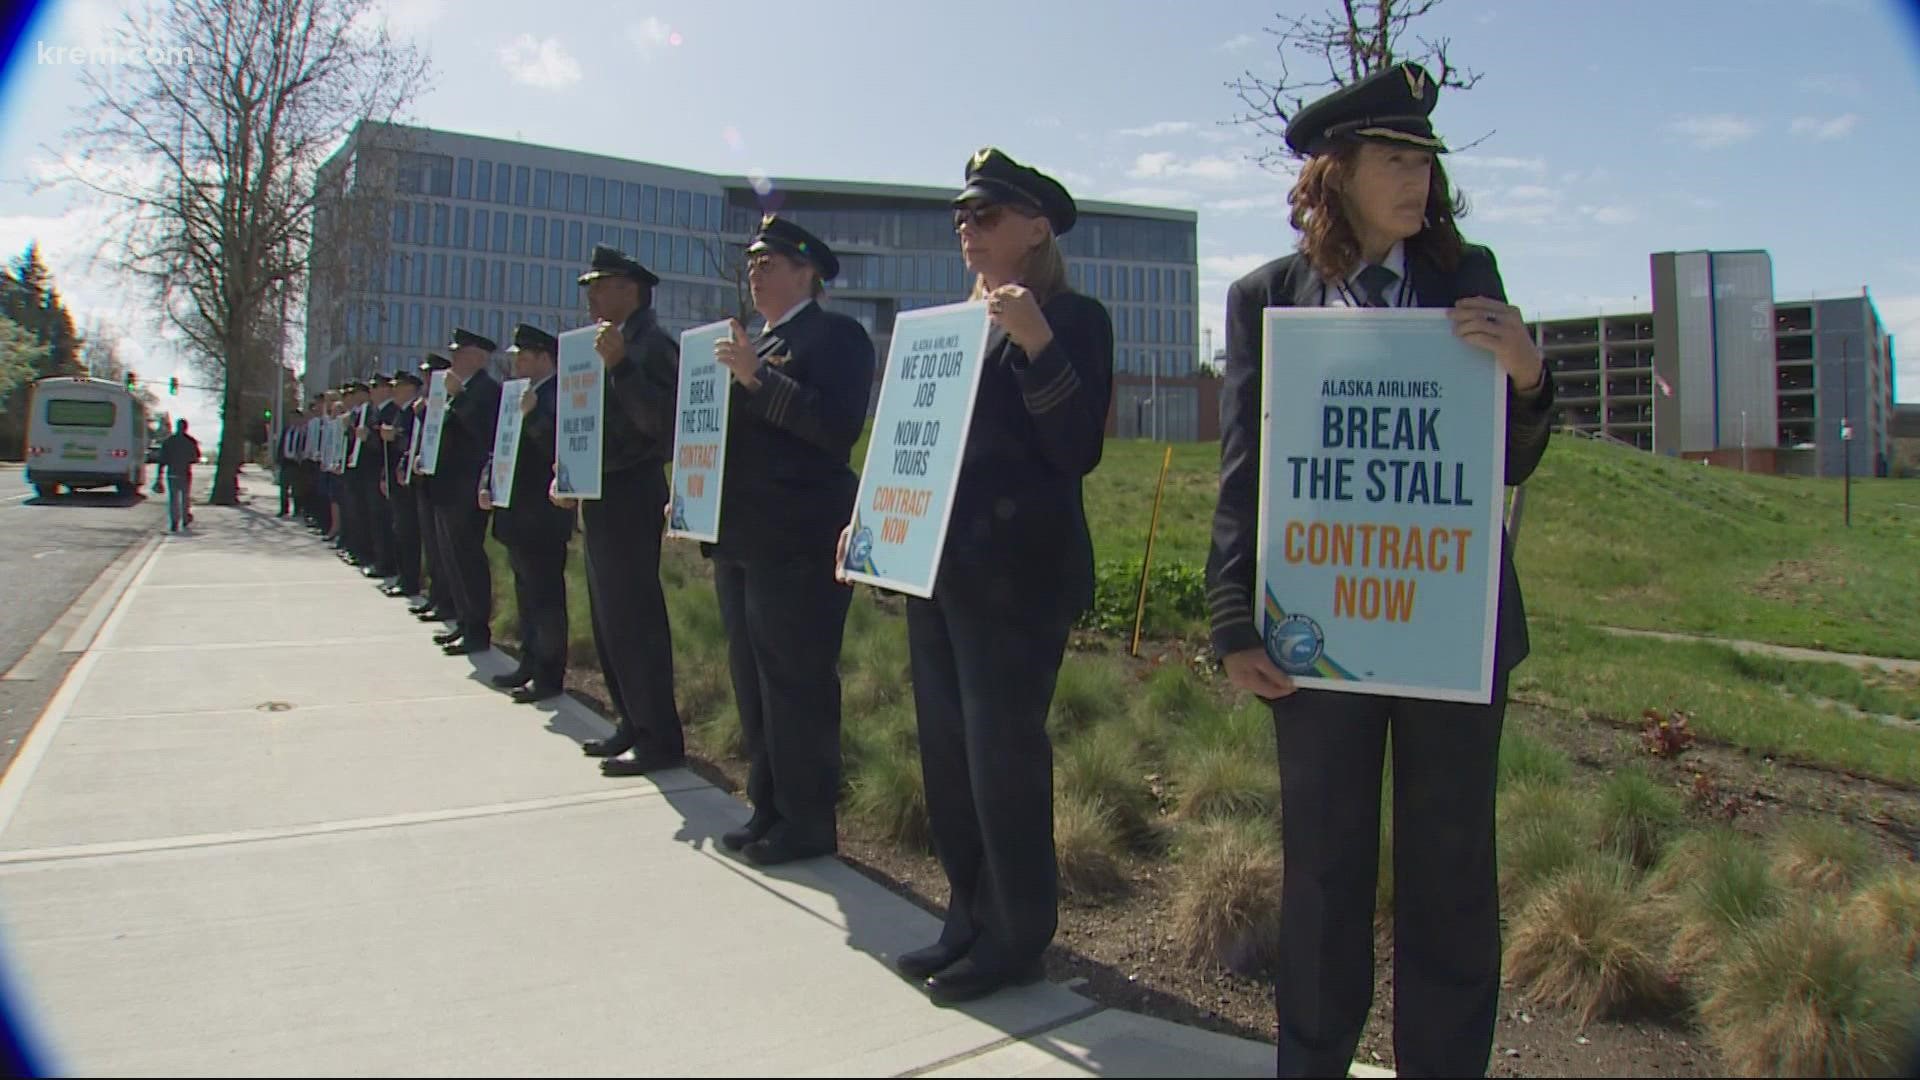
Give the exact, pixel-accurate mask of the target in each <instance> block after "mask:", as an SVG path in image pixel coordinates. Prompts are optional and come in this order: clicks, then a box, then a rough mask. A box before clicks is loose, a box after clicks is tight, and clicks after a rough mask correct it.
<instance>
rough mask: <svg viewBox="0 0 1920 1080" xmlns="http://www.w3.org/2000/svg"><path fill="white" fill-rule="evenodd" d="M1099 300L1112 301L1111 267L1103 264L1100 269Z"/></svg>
mask: <svg viewBox="0 0 1920 1080" xmlns="http://www.w3.org/2000/svg"><path fill="white" fill-rule="evenodd" d="M1100 299H1102V300H1111V299H1113V267H1112V266H1110V265H1107V264H1104V263H1103V264H1102V265H1101V267H1100Z"/></svg>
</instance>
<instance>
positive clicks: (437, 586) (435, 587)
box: [413, 476, 457, 616]
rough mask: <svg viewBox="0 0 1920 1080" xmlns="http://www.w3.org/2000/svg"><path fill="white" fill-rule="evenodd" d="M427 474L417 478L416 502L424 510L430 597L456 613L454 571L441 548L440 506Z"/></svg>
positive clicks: (422, 523)
mask: <svg viewBox="0 0 1920 1080" xmlns="http://www.w3.org/2000/svg"><path fill="white" fill-rule="evenodd" d="M427 479H428V478H426V477H422V476H416V477H414V478H413V490H414V500H415V501H414V506H416V507H417V508H419V511H420V543H421V550H422V553H423V554H424V555H425V557H426V569H425V571H424V573H425V574H426V577H427V580H426V582H425V583H424V584H425V585H426V589H427V599H428V600H430V601H432V602H433V606H434V608H435V609H436V610H438V611H439V612H441V613H442V614H445V615H449V616H451V615H453V614H454V612H455V609H456V607H457V605H455V603H454V596H453V574H452V573H451V572H450V571H448V570H447V556H446V554H445V552H443V551H441V549H440V507H439V506H438V505H436V504H435V503H434V501H433V496H432V494H431V493H429V492H428V490H427V488H426V482H427Z"/></svg>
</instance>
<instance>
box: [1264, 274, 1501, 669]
mask: <svg viewBox="0 0 1920 1080" xmlns="http://www.w3.org/2000/svg"><path fill="white" fill-rule="evenodd" d="M1263 370H1264V372H1265V377H1264V379H1263V380H1262V383H1263V387H1264V394H1265V399H1266V400H1265V401H1264V402H1263V403H1262V407H1261V418H1262V424H1261V433H1260V438H1261V447H1262V453H1263V455H1264V456H1263V458H1262V461H1261V471H1260V536H1259V583H1260V592H1259V599H1260V612H1259V614H1258V616H1257V619H1258V621H1259V623H1260V630H1261V637H1262V640H1264V641H1265V642H1266V647H1267V654H1268V655H1269V656H1270V657H1271V658H1272V659H1273V662H1274V663H1275V664H1277V665H1278V666H1279V667H1280V669H1281V670H1282V671H1285V672H1287V673H1288V674H1289V675H1291V676H1293V679H1294V681H1295V682H1296V683H1298V684H1299V685H1301V686H1305V687H1312V688H1315V689H1322V690H1345V691H1350V692H1353V693H1363V694H1385V695H1389V696H1394V697H1417V698H1430V699H1434V700H1440V701H1470V702H1480V703H1482V704H1484V703H1486V702H1488V701H1490V700H1492V697H1493V646H1494V628H1495V609H1496V604H1497V600H1498V591H1499V587H1500V543H1501V532H1500V514H1501V494H1502V487H1503V482H1502V470H1503V463H1504V448H1505V446H1506V418H1507V409H1506V406H1507V398H1506V382H1505V378H1504V376H1503V375H1502V374H1501V371H1500V366H1499V364H1497V363H1496V362H1495V361H1494V360H1493V358H1492V356H1491V355H1489V354H1488V353H1487V352H1486V351H1485V350H1482V349H1478V348H1475V347H1473V346H1471V345H1467V344H1465V343H1464V342H1461V341H1460V340H1459V339H1458V338H1456V337H1454V336H1453V331H1452V328H1451V325H1450V323H1449V320H1448V317H1447V313H1446V312H1445V311H1443V310H1420V309H1412V308H1409V309H1392V310H1358V309H1348V308H1273V309H1269V310H1268V311H1267V313H1266V348H1265V357H1264V369H1263Z"/></svg>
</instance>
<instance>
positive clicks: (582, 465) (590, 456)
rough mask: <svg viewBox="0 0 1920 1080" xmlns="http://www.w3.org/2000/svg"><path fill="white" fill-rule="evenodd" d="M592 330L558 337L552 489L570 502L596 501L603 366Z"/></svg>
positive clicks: (594, 328)
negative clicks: (558, 362) (572, 500)
mask: <svg viewBox="0 0 1920 1080" xmlns="http://www.w3.org/2000/svg"><path fill="white" fill-rule="evenodd" d="M599 334H600V328H599V327H598V326H583V327H581V328H579V329H578V330H568V331H567V332H566V333H564V334H561V335H560V357H559V361H560V366H559V370H558V372H557V374H556V375H555V378H557V379H559V380H560V396H559V409H558V420H559V422H560V434H559V436H558V437H557V438H555V439H554V440H553V487H554V490H555V491H557V492H558V493H560V494H562V495H566V496H569V497H571V498H575V499H597V498H599V497H600V452H601V448H602V446H603V445H604V440H605V437H606V424H605V419H606V418H605V416H604V415H603V411H604V408H605V405H606V400H607V394H606V389H607V375H606V365H605V364H603V363H602V362H601V360H600V354H599V353H598V352H597V351H595V350H594V347H593V339H594V338H596V337H598V336H599Z"/></svg>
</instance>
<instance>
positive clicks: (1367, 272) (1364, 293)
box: [1354, 263, 1400, 307]
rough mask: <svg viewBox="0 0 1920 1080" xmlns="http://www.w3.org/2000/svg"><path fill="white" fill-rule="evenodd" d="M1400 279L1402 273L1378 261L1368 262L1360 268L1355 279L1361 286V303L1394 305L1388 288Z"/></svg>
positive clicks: (1367, 305)
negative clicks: (1388, 297) (1389, 296)
mask: <svg viewBox="0 0 1920 1080" xmlns="http://www.w3.org/2000/svg"><path fill="white" fill-rule="evenodd" d="M1399 280H1400V275H1399V274H1396V273H1394V272H1393V271H1391V270H1389V269H1387V268H1386V267H1384V266H1381V265H1379V264H1378V263H1368V264H1367V265H1366V266H1363V267H1361V268H1360V273H1359V274H1358V275H1356V276H1355V278H1354V281H1355V282H1356V283H1357V284H1359V286H1360V303H1361V305H1362V306H1364V307H1392V306H1393V302H1392V301H1390V300H1388V299H1387V290H1388V289H1390V288H1392V287H1393V283H1394V282H1396V281H1399Z"/></svg>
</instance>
